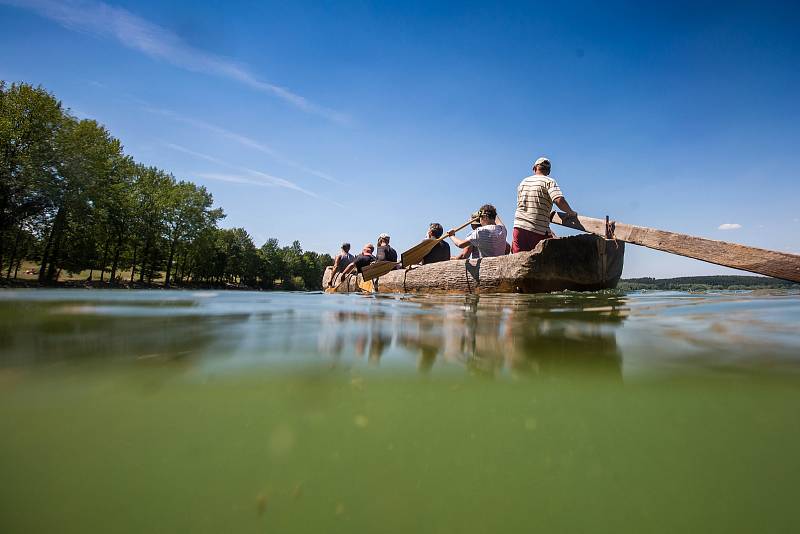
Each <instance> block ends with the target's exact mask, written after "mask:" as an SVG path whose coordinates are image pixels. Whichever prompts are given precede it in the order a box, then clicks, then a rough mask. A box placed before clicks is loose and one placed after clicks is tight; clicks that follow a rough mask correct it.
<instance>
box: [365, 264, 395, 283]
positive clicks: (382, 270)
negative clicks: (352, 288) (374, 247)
mask: <svg viewBox="0 0 800 534" xmlns="http://www.w3.org/2000/svg"><path fill="white" fill-rule="evenodd" d="M396 268H397V262H396V261H387V260H380V261H376V262H373V263H370V264H369V265H367V266H366V267H364V268H363V269H361V278H363V279H364V280H374V279H376V278H378V277H379V276H383V275H384V274H386V273H390V272H392V271H394V270H395V269H396Z"/></svg>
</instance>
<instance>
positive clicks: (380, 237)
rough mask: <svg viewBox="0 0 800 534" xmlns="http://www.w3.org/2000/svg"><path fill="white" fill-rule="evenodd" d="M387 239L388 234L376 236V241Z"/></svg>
mask: <svg viewBox="0 0 800 534" xmlns="http://www.w3.org/2000/svg"><path fill="white" fill-rule="evenodd" d="M387 237H389V234H386V233H383V234H381V235H379V236H378V239H385V238H387ZM390 239H391V238H390Z"/></svg>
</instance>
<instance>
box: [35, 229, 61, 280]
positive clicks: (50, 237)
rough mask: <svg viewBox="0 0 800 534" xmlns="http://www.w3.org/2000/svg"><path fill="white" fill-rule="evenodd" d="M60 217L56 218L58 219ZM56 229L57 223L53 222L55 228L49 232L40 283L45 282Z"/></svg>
mask: <svg viewBox="0 0 800 534" xmlns="http://www.w3.org/2000/svg"><path fill="white" fill-rule="evenodd" d="M57 218H58V216H56V219H57ZM55 229H56V223H55V221H53V226H51V227H50V231H49V232H47V241H46V242H45V245H44V251H42V264H41V265H40V266H39V282H44V279H45V272H46V271H47V262H49V261H50V250H51V249H52V247H53V232H54V231H55Z"/></svg>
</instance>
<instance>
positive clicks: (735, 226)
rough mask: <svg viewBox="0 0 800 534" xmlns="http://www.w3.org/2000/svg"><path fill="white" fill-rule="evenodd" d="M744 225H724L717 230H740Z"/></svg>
mask: <svg viewBox="0 0 800 534" xmlns="http://www.w3.org/2000/svg"><path fill="white" fill-rule="evenodd" d="M741 227H742V225H741V224H738V223H724V224H720V225H719V226H718V227H717V230H738V229H739V228H741Z"/></svg>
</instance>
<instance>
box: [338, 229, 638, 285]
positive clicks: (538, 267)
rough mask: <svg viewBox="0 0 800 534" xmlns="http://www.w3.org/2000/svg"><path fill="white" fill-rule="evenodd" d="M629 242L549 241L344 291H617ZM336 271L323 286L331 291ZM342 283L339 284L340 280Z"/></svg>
mask: <svg viewBox="0 0 800 534" xmlns="http://www.w3.org/2000/svg"><path fill="white" fill-rule="evenodd" d="M624 258H625V243H623V242H621V241H614V240H608V239H604V238H602V237H598V236H594V235H576V236H571V237H563V238H559V239H546V240H544V241H542V242H540V243H539V244H538V245H537V246H536V248H535V249H534V250H532V251H530V252H522V253H519V254H511V255H508V256H498V257H495V258H479V259H471V260H451V261H443V262H439V263H432V264H430V265H421V266H416V267H413V268H412V269H410V270H408V271H407V270H405V269H399V270H396V271H392V272H390V273H389V274H386V275H384V276H381V277H380V278H379V279H377V280H376V281H375V282H373V283H370V282H366V283H365V282H364V281H363V280H362V279H361V275H358V276H357V277H356V276H352V277H350V279H349V280H347V281H346V282H345V283H342V284H340V285H339V286H338V292H353V291H374V292H377V293H461V294H465V293H547V292H550V291H563V290H573V291H596V290H598V289H610V288H614V287H616V285H617V282H619V279H620V276H622V266H623V263H624ZM330 277H331V267H328V268H327V269H325V274H324V275H323V277H322V286H323V287H327V286H328V280H330ZM336 281H337V282H339V280H338V279H337V280H336Z"/></svg>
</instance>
